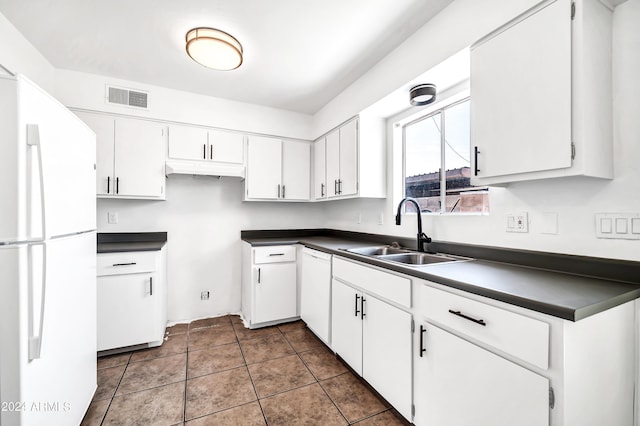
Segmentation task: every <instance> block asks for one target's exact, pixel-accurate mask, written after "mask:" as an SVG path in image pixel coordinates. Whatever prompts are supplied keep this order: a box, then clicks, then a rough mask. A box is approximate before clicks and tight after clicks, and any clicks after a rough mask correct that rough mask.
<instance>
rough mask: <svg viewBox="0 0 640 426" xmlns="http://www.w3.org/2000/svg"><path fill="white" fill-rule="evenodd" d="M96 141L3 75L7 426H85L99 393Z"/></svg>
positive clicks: (31, 88)
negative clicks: (86, 415) (85, 414)
mask: <svg viewBox="0 0 640 426" xmlns="http://www.w3.org/2000/svg"><path fill="white" fill-rule="evenodd" d="M95 152H96V151H95V134H94V133H93V132H92V131H91V130H90V129H89V128H88V127H87V126H86V125H84V124H83V123H82V122H81V121H80V120H79V119H78V118H77V117H76V116H75V115H74V114H73V113H71V112H70V111H69V110H67V109H66V108H65V107H64V106H63V105H62V104H60V103H59V102H58V101H56V100H55V99H54V98H52V97H51V96H49V95H48V94H47V93H45V92H44V91H42V90H41V89H39V88H38V87H37V86H36V85H34V84H33V83H31V82H30V81H29V80H27V79H26V78H24V77H22V76H20V75H17V76H13V75H0V401H1V404H2V406H1V407H0V408H1V410H0V425H2V426H13V425H23V426H31V425H38V426H40V425H78V424H79V423H80V422H81V420H82V417H83V416H84V413H85V412H86V410H87V408H88V406H89V404H90V402H91V398H92V396H93V394H94V392H95V389H96V240H95V238H96V233H95V228H96V198H95Z"/></svg>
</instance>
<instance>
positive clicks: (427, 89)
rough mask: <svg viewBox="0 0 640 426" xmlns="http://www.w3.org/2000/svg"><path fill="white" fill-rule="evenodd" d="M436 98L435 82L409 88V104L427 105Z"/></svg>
mask: <svg viewBox="0 0 640 426" xmlns="http://www.w3.org/2000/svg"><path fill="white" fill-rule="evenodd" d="M435 100H436V85H435V84H419V85H417V86H415V87H412V88H411V90H409V102H410V103H411V105H415V106H422V105H428V104H430V103H431V102H433V101H435Z"/></svg>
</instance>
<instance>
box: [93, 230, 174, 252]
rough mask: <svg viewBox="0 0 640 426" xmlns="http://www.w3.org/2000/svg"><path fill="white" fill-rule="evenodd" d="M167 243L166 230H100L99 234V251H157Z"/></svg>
mask: <svg viewBox="0 0 640 426" xmlns="http://www.w3.org/2000/svg"><path fill="white" fill-rule="evenodd" d="M166 243H167V233H166V232H100V233H98V234H97V252H98V253H120V252H126V251H157V250H161V249H162V247H164V245H165V244H166Z"/></svg>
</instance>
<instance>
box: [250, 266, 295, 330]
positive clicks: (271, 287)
mask: <svg viewBox="0 0 640 426" xmlns="http://www.w3.org/2000/svg"><path fill="white" fill-rule="evenodd" d="M296 287H297V286H296V264H295V263H294V262H287V263H270V264H265V265H259V266H255V267H254V289H255V291H254V293H253V297H254V300H253V317H252V323H254V324H257V323H262V322H267V321H275V320H280V319H286V318H292V317H295V316H296V315H297V306H296V304H297V300H298V296H297V291H296Z"/></svg>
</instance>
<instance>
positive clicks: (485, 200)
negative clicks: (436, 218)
mask: <svg viewBox="0 0 640 426" xmlns="http://www.w3.org/2000/svg"><path fill="white" fill-rule="evenodd" d="M469 124H470V116H469V99H468V98H467V99H464V100H462V101H459V102H456V103H453V104H450V105H448V106H446V107H443V108H441V109H438V110H436V111H433V110H432V111H431V112H429V113H428V114H427V115H424V116H422V117H420V118H418V119H416V120H413V121H411V122H409V123H407V124H405V125H404V126H403V128H402V140H403V154H404V167H403V170H404V175H403V183H404V191H403V192H404V196H405V197H413V198H415V199H417V200H418V203H419V204H420V207H421V211H422V212H433V213H487V212H488V211H489V197H488V190H487V188H486V187H484V186H483V187H476V186H472V185H471V163H470V155H471V154H470V152H471V150H470V135H469ZM443 170H444V172H443ZM442 189H444V190H442ZM406 208H407V211H415V207H414V206H413V205H412V204H409V205H407V207H406Z"/></svg>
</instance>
